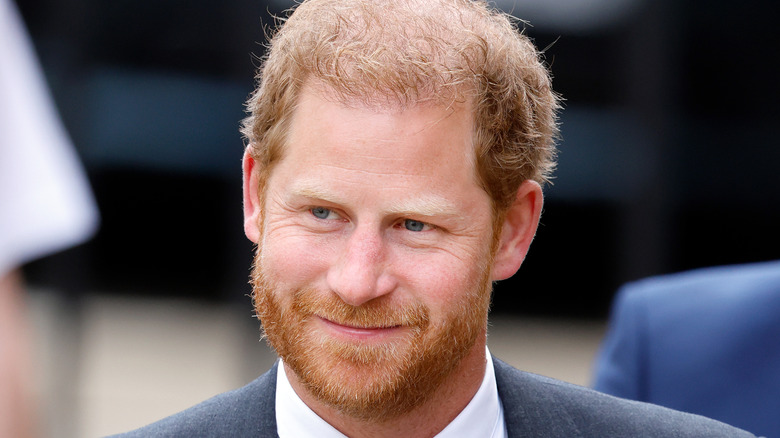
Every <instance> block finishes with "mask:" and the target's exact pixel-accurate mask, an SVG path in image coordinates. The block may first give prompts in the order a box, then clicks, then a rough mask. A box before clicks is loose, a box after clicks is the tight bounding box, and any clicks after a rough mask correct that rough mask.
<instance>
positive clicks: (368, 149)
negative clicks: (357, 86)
mask: <svg viewBox="0 0 780 438" xmlns="http://www.w3.org/2000/svg"><path fill="white" fill-rule="evenodd" d="M473 133H474V120H473V112H472V108H471V105H469V104H468V103H466V102H464V101H456V100H454V99H452V100H450V101H449V102H448V103H446V104H444V103H441V101H438V100H437V101H434V100H423V101H420V102H418V103H417V104H414V105H407V104H401V103H397V102H395V101H393V100H392V98H389V99H385V98H384V97H382V96H381V94H378V95H377V96H372V97H367V98H359V99H358V98H351V97H344V96H343V95H340V94H337V93H336V92H335V91H332V89H330V88H328V87H327V86H324V85H321V84H318V83H316V82H314V83H312V82H310V81H307V84H306V85H305V86H304V87H303V88H302V89H301V92H300V93H299V96H298V99H297V104H296V108H295V111H294V112H293V118H292V122H291V124H290V132H289V133H288V138H287V140H288V141H287V142H286V143H287V145H286V146H287V148H289V149H292V151H291V152H293V153H295V152H296V149H297V150H301V149H306V153H307V154H315V155H316V156H318V157H319V158H327V157H331V156H332V154H333V153H348V154H351V156H352V157H353V158H357V157H360V156H367V155H369V154H370V155H373V156H375V157H376V158H380V157H387V158H393V159H395V161H396V162H398V163H399V164H400V163H401V162H402V161H403V158H408V157H415V159H414V160H407V162H406V163H405V164H406V165H407V166H409V167H410V168H414V167H416V166H414V162H418V163H421V164H423V163H422V161H423V160H424V159H426V158H432V157H436V158H438V159H442V160H445V161H446V162H458V163H465V164H467V165H471V166H472V167H473V164H474V162H475V161H476V160H475V148H474V143H473V140H474V135H473Z"/></svg>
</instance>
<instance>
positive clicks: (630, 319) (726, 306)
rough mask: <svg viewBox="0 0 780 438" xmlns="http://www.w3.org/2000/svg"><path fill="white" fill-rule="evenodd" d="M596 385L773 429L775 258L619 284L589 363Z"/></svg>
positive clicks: (773, 432) (777, 429)
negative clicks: (599, 344) (599, 347)
mask: <svg viewBox="0 0 780 438" xmlns="http://www.w3.org/2000/svg"><path fill="white" fill-rule="evenodd" d="M595 370H596V373H595V387H596V389H598V390H600V391H604V392H607V393H609V394H614V395H617V396H619V397H626V398H630V399H634V400H641V401H646V402H650V403H656V404H659V405H662V406H668V407H671V408H674V409H680V410H684V411H686V412H695V413H697V414H700V415H706V416H708V417H711V418H716V419H718V420H720V421H726V422H728V423H730V424H733V425H736V426H739V427H741V428H744V429H746V430H749V431H751V432H753V433H756V434H761V435H766V436H777V435H778V434H780V417H778V415H777V413H778V412H780V397H778V393H780V261H771V262H765V263H753V264H748V265H736V266H723V267H715V268H706V269H698V270H695V271H690V272H683V273H679V274H674V275H666V276H661V277H656V278H649V279H645V280H642V281H638V282H635V283H630V284H628V285H626V286H624V287H623V288H622V289H621V291H620V292H619V293H618V296H617V298H616V299H615V304H614V308H613V312H612V317H611V321H610V330H609V333H608V335H607V337H606V338H605V340H604V344H603V347H602V350H601V352H600V354H599V357H598V360H597V362H596V367H595Z"/></svg>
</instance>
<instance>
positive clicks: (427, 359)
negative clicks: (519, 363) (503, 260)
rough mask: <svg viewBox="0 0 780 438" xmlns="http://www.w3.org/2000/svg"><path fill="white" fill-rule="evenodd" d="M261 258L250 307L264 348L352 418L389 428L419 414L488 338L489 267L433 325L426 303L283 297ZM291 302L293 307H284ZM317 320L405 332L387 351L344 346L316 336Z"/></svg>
mask: <svg viewBox="0 0 780 438" xmlns="http://www.w3.org/2000/svg"><path fill="white" fill-rule="evenodd" d="M260 252H261V249H258V253H257V255H256V256H255V264H254V268H253V271H252V285H253V293H252V299H253V302H254V306H255V312H256V313H257V316H258V317H259V318H260V321H261V323H262V326H263V332H264V336H265V338H266V340H267V341H268V343H269V345H270V346H271V347H272V348H273V349H274V350H276V352H277V353H278V354H279V356H280V357H281V358H282V360H283V361H284V363H285V364H286V365H287V366H288V367H289V369H291V370H292V371H293V372H294V373H295V375H296V377H297V378H298V380H299V381H300V382H301V384H302V385H303V386H304V388H305V389H306V390H307V391H308V392H309V393H310V394H311V395H313V396H314V397H315V398H317V399H318V400H319V401H321V402H323V403H325V404H327V405H330V406H332V407H334V408H336V409H337V410H339V411H340V412H342V413H344V414H346V415H349V416H351V417H353V418H356V419H360V420H364V421H373V422H381V421H387V420H391V419H395V418H398V417H399V416H401V415H403V414H406V413H408V412H410V411H411V410H413V409H414V408H416V407H418V406H421V405H422V404H424V403H425V402H426V401H428V400H429V399H430V397H431V396H432V395H433V394H434V392H435V391H436V390H437V389H439V388H440V387H441V385H442V383H443V382H444V381H445V380H446V379H447V378H448V377H450V376H451V375H452V373H453V372H454V370H455V369H456V368H457V367H458V365H459V364H460V363H461V361H462V360H463V358H464V357H465V356H466V355H467V354H468V353H469V352H470V350H471V349H472V347H473V346H474V344H475V342H476V340H477V337H478V336H479V335H480V334H483V333H484V332H485V329H486V326H487V313H488V308H489V305H490V293H491V282H490V280H489V279H490V269H489V266H490V263H486V264H485V266H484V267H483V268H482V269H481V272H480V275H478V276H476V277H477V278H476V279H475V280H474V281H473V284H471V285H470V288H469V290H466V291H463V293H461V294H458V295H457V298H455V299H454V300H453V301H452V302H450V303H449V304H448V306H447V308H446V309H445V314H444V316H443V317H442V318H441V319H440V320H438V321H432V320H431V317H430V310H429V309H428V308H427V307H426V306H424V305H422V304H421V303H411V304H408V305H403V306H399V305H398V304H397V303H394V304H392V305H391V304H390V302H389V300H388V299H386V298H387V297H379V298H376V299H374V300H371V301H369V302H367V303H365V304H363V305H361V306H352V305H349V304H346V303H345V302H343V301H342V300H341V299H340V298H339V297H338V295H336V294H335V293H333V292H330V291H327V292H319V291H317V290H315V289H311V288H303V289H297V290H282V289H281V288H280V287H279V285H277V284H275V282H274V281H273V280H271V278H270V275H267V273H266V272H263V269H262V267H261V263H260ZM490 258H492V257H490ZM288 294H289V295H290V296H289V299H288V300H286V301H283V300H281V299H280V297H281V296H283V295H288ZM286 303H289V304H286ZM318 317H319V318H324V319H326V320H329V321H333V322H336V323H338V324H342V325H346V326H354V327H403V328H405V330H403V333H402V335H401V336H398V337H393V338H392V339H391V340H389V341H387V342H383V343H371V342H360V341H346V340H341V339H336V338H334V337H331V336H329V335H327V334H324V333H322V332H321V331H318V330H317V329H316V328H314V327H313V326H312V324H311V320H312V318H318Z"/></svg>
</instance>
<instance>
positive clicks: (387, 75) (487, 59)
mask: <svg viewBox="0 0 780 438" xmlns="http://www.w3.org/2000/svg"><path fill="white" fill-rule="evenodd" d="M257 80H258V88H257V90H255V92H254V93H253V94H252V96H251V97H250V98H249V101H248V103H247V107H248V108H247V109H248V111H249V112H250V115H249V116H248V117H247V118H246V119H245V120H244V121H243V127H242V132H243V134H244V135H245V137H246V138H247V140H248V143H249V145H248V147H249V148H250V149H249V153H250V155H251V156H252V158H253V159H254V160H255V161H256V163H257V166H258V169H259V179H260V184H261V186H263V185H264V183H265V179H266V178H267V176H268V173H269V172H270V169H271V167H272V166H273V165H274V163H275V162H277V161H278V160H280V159H281V158H282V155H283V153H284V145H285V140H286V134H287V133H288V131H289V129H290V123H291V119H292V115H293V111H294V109H295V106H296V103H297V100H298V95H299V93H300V91H301V89H302V87H303V85H304V83H305V82H308V83H315V84H317V85H320V86H322V85H324V86H325V88H324V89H325V90H327V91H330V92H332V93H333V94H334V95H335V96H337V97H338V98H339V99H340V100H341V101H343V102H344V103H352V102H359V103H360V104H363V105H367V106H373V107H387V106H391V107H396V108H400V109H403V108H405V107H409V106H412V105H417V104H425V103H432V104H437V105H448V104H452V103H453V102H455V101H464V102H466V103H467V104H468V105H469V106H468V108H471V109H472V111H473V114H474V122H475V127H474V128H475V132H474V143H475V144H474V147H475V151H476V162H477V178H478V181H479V183H480V184H481V185H482V187H483V188H484V189H485V191H486V192H487V193H488V194H489V195H490V196H491V198H492V200H493V204H494V210H495V211H497V212H503V211H505V210H506V209H507V208H508V207H509V206H510V205H511V204H512V202H513V201H514V197H515V194H516V192H517V189H518V187H519V186H520V184H521V183H522V182H523V181H525V180H527V179H532V180H535V181H537V182H539V183H540V184H543V183H544V182H547V181H548V179H549V177H550V173H551V172H552V169H553V168H554V166H555V144H554V143H555V139H556V137H557V134H558V127H557V110H558V107H559V104H558V98H557V96H556V94H555V93H554V92H553V91H552V88H551V83H550V76H549V73H548V71H547V69H546V68H545V66H544V65H543V63H542V61H541V59H540V54H539V52H538V51H537V50H536V48H535V47H534V45H533V44H532V43H531V41H530V40H529V39H528V38H527V37H526V36H525V35H523V34H522V32H521V31H519V29H518V27H517V22H516V20H513V19H512V18H511V17H510V16H508V15H506V14H504V13H501V12H498V11H496V10H494V9H491V8H490V7H489V6H488V5H487V4H486V3H485V2H484V1H474V0H309V1H304V2H303V3H301V4H300V5H299V6H298V7H297V8H296V9H295V10H294V12H293V13H292V14H291V15H290V16H289V18H288V19H287V20H286V21H284V22H283V25H282V26H281V27H280V28H279V29H278V30H277V32H276V33H275V35H273V37H272V38H271V41H270V50H269V53H268V55H267V58H266V59H265V61H264V62H263V65H262V67H261V68H260V70H259V72H258V76H257ZM262 188H263V187H261V190H262ZM261 193H262V192H261Z"/></svg>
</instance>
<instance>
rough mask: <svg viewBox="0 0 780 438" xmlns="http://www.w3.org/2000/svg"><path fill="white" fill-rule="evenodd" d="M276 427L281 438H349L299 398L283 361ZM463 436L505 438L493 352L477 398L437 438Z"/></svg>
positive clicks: (278, 381)
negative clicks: (310, 437)
mask: <svg viewBox="0 0 780 438" xmlns="http://www.w3.org/2000/svg"><path fill="white" fill-rule="evenodd" d="M486 348H487V347H486ZM486 419H487V421H486ZM276 425H277V426H276V427H277V433H278V434H279V438H296V437H306V436H316V437H317V438H346V435H344V434H342V433H341V432H339V431H338V430H336V428H334V427H333V426H331V425H330V424H328V423H327V422H326V421H325V420H323V419H322V418H320V417H319V416H318V415H317V414H315V413H314V411H312V410H311V409H310V408H309V407H308V406H306V404H305V403H304V402H303V400H301V398H300V397H298V394H296V393H295V390H293V388H292V386H291V385H290V381H289V380H288V379H287V374H286V373H285V371H284V364H283V363H282V362H281V361H279V371H278V375H277V378H276ZM464 436H480V437H490V438H505V437H506V426H505V424H504V409H503V407H502V405H501V401H500V399H499V398H498V388H497V387H496V375H495V370H494V369H493V360H492V356H491V355H490V351H487V364H486V366H485V376H484V377H483V379H482V384H481V385H480V387H479V389H478V390H477V393H476V394H474V398H472V399H471V401H470V402H469V404H468V405H466V407H465V408H464V409H463V410H462V411H461V412H460V414H458V416H457V417H455V419H454V420H452V422H451V423H450V424H448V425H447V427H445V428H444V430H442V431H441V432H439V434H438V435H436V438H458V437H464Z"/></svg>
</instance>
